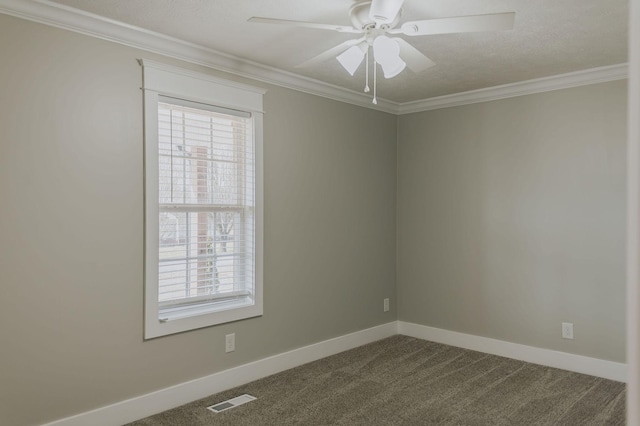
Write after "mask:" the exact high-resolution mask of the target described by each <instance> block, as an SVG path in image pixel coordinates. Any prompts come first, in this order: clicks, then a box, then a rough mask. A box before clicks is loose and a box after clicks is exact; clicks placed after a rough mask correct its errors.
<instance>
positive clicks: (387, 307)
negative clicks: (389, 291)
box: [382, 298, 389, 312]
mask: <svg viewBox="0 0 640 426" xmlns="http://www.w3.org/2000/svg"><path fill="white" fill-rule="evenodd" d="M382 309H383V310H384V312H389V299H388V298H387V299H384V302H383V308H382Z"/></svg>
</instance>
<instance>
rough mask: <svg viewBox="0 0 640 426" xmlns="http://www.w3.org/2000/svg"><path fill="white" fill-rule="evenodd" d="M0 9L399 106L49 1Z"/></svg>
mask: <svg viewBox="0 0 640 426" xmlns="http://www.w3.org/2000/svg"><path fill="white" fill-rule="evenodd" d="M0 13H3V14H6V15H11V16H15V17H18V18H22V19H26V20H29V21H34V22H38V23H41V24H46V25H50V26H53V27H57V28H62V29H65V30H70V31H74V32H77V33H80V34H85V35H89V36H92V37H97V38H100V39H103V40H108V41H112V42H115V43H119V44H122V45H125V46H129V47H133V48H137V49H141V50H144V51H147V52H153V53H158V54H160V55H163V56H168V57H171V58H175V59H179V60H183V61H186V62H190V63H193V64H197V65H203V66H206V67H209V68H213V69H216V70H219V71H224V72H228V73H232V74H234V75H237V76H240V77H246V78H250V79H252V80H257V81H262V82H264V83H269V84H275V85H277V86H281V87H286V88H289V89H294V90H297V91H300V92H304V93H309V94H312V95H317V96H322V97H325V98H329V99H333V100H337V101H341V102H345V103H349V104H353V105H358V106H362V107H366V108H371V109H376V110H379V111H384V112H388V113H391V114H396V113H397V110H398V106H399V104H398V103H396V102H392V101H388V100H386V99H381V98H378V104H377V105H374V104H373V103H372V102H371V97H370V96H367V95H364V94H363V93H360V92H357V91H354V90H349V89H345V88H343V87H339V86H335V85H332V84H328V83H324V82H322V81H319V80H315V79H312V78H308V77H303V76H301V75H298V74H294V73H291V72H287V71H282V70H279V69H277V68H273V67H269V66H266V65H262V64H259V63H257V62H252V61H249V60H246V59H243V58H240V57H237V56H233V55H229V54H227V53H224V52H220V51H217V50H214V49H210V48H207V47H204V46H200V45H197V44H194V43H189V42H187V41H184V40H180V39H177V38H174V37H169V36H166V35H164V34H160V33H157V32H154V31H149V30H145V29H143V28H139V27H135V26H133V25H128V24H125V23H122V22H118V21H115V20H112V19H108V18H104V17H102V16H98V15H95V14H92V13H88V12H84V11H81V10H78V9H75V8H71V7H68V6H64V5H61V4H58V3H53V2H50V1H48V0H0Z"/></svg>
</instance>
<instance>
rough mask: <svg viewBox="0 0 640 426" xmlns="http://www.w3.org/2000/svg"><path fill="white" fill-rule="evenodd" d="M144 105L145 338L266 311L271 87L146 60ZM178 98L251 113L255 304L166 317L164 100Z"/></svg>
mask: <svg viewBox="0 0 640 426" xmlns="http://www.w3.org/2000/svg"><path fill="white" fill-rule="evenodd" d="M139 62H140V64H141V65H142V69H143V87H142V89H143V104H144V197H145V200H144V218H145V227H144V232H145V238H144V262H145V265H144V339H145V340H147V339H152V338H156V337H160V336H165V335H169V334H174V333H180V332H184V331H189V330H194V329H198V328H203V327H209V326H213V325H218V324H223V323H227V322H231V321H238V320H242V319H246V318H252V317H257V316H261V315H262V314H263V182H262V181H263V179H262V176H263V147H262V145H263V111H262V99H263V95H264V93H266V91H265V90H264V89H261V88H256V87H253V86H248V85H245V84H240V83H236V82H232V81H228V80H224V79H220V78H215V77H212V76H209V75H207V74H202V73H197V72H193V71H187V70H184V69H181V68H176V67H172V66H168V65H165V64H160V63H157V62H153V61H149V60H146V59H141V60H140V61H139ZM161 98H175V99H179V100H183V101H186V102H195V103H198V104H204V105H207V106H210V107H212V108H214V109H215V108H216V107H217V108H222V109H231V110H237V111H242V112H246V113H249V114H251V117H252V124H253V145H254V146H253V152H254V179H255V182H254V203H255V206H254V265H253V266H254V267H253V270H254V294H253V302H254V303H253V304H252V305H247V304H246V303H243V304H239V303H237V302H234V301H227V302H211V303H202V304H199V305H198V306H197V307H195V308H194V309H192V310H190V311H189V314H188V315H187V316H184V315H183V316H180V315H177V316H169V317H167V318H163V319H162V320H161V319H160V311H161V308H160V303H161V302H159V301H158V292H159V288H158V267H159V256H158V254H159V244H160V241H159V240H160V235H159V234H160V232H159V212H160V203H159V196H158V195H159V165H158V156H159V149H158V142H159V137H158V102H162V100H161Z"/></svg>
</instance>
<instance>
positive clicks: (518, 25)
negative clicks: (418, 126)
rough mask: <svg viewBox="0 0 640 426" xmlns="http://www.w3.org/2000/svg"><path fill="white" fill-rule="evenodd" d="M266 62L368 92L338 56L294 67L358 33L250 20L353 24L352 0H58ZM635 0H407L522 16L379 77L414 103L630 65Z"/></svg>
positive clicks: (436, 10)
mask: <svg viewBox="0 0 640 426" xmlns="http://www.w3.org/2000/svg"><path fill="white" fill-rule="evenodd" d="M51 1H52V2H54V3H59V4H62V5H65V6H69V7H73V8H77V9H81V10H83V11H86V12H90V13H94V14H97V15H101V16H104V17H107V18H110V19H113V20H116V21H121V22H124V23H127V24H130V25H134V26H137V27H141V28H145V29H148V30H152V31H156V32H159V33H163V34H166V35H169V36H172V37H176V38H179V39H182V40H185V41H189V42H192V43H196V44H199V45H202V46H205V47H209V48H212V49H215V50H218V51H221V52H225V53H228V54H231V55H235V56H238V57H241V58H245V59H249V60H251V61H254V62H258V63H261V64H264V65H268V66H272V67H275V68H278V69H281V70H285V71H289V72H293V73H296V74H299V75H303V76H306V77H310V78H314V79H317V80H321V81H324V82H326V83H330V84H333V85H336V86H340V87H345V88H349V89H352V90H357V91H360V90H362V87H363V86H364V67H362V66H361V67H360V69H359V70H358V71H357V72H356V74H355V76H354V77H351V76H350V75H349V74H347V72H346V71H345V70H344V69H343V68H342V67H341V66H340V64H339V63H338V62H337V61H335V60H329V61H326V62H324V63H322V64H320V65H317V66H315V67H312V68H296V65H298V64H300V63H302V62H304V61H305V60H307V59H309V58H311V57H313V56H315V55H317V54H319V53H321V52H323V51H324V50H326V49H328V48H330V47H333V46H335V45H337V44H339V43H341V42H343V41H345V40H348V39H350V38H354V37H358V36H357V35H354V34H344V33H337V32H332V31H322V30H316V29H308V28H300V27H282V26H277V25H268V24H259V23H251V22H247V19H249V18H250V17H252V16H263V17H270V18H280V19H291V20H300V21H314V22H321V23H331V24H342V25H351V22H350V20H349V16H348V10H349V8H350V7H351V6H352V5H353V4H354V1H351V0H322V1H311V0H306V1H303V0H240V1H239V0H100V1H95V0H51ZM627 3H628V1H627V0H561V1H559V0H457V1H456V0H406V1H405V4H404V7H403V12H402V19H401V21H400V22H401V23H402V22H404V21H408V20H419V19H429V18H440V17H449V16H458V15H478V14H484V13H500V12H516V19H515V27H514V29H513V30H511V31H503V32H488V33H469V34H448V35H435V36H423V37H407V36H404V38H405V39H406V40H407V41H409V42H410V43H411V44H413V45H414V46H415V47H416V48H418V49H419V50H420V51H422V52H423V53H424V54H425V55H427V56H428V57H429V58H431V59H432V60H433V61H435V63H436V66H434V67H432V68H429V69H427V70H425V71H423V72H421V73H419V74H415V73H413V72H412V71H410V70H408V69H406V70H405V71H403V72H402V73H401V74H399V75H398V76H397V77H395V78H393V79H390V80H385V79H380V81H379V82H378V95H379V96H380V97H382V98H385V99H388V100H391V101H395V102H401V103H402V102H408V101H414V100H419V99H426V98H431V97H434V96H441V95H447V94H452V93H458V92H463V91H468V90H473V89H480V88H484V87H491V86H497V85H502V84H507V83H513V82H517V81H523V80H530V79H534V78H539V77H546V76H551V75H556V74H562V73H567V72H572V71H578V70H584V69H589V68H595V67H600V66H606V65H614V64H620V63H624V62H626V61H627V26H628V25H627V24H628V22H627V21H628V16H627Z"/></svg>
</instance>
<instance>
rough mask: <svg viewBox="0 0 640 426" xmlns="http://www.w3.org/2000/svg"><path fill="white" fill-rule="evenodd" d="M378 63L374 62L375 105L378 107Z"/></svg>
mask: <svg viewBox="0 0 640 426" xmlns="http://www.w3.org/2000/svg"><path fill="white" fill-rule="evenodd" d="M377 93H378V63H377V62H376V60H375V59H374V60H373V104H374V105H378V98H377Z"/></svg>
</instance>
